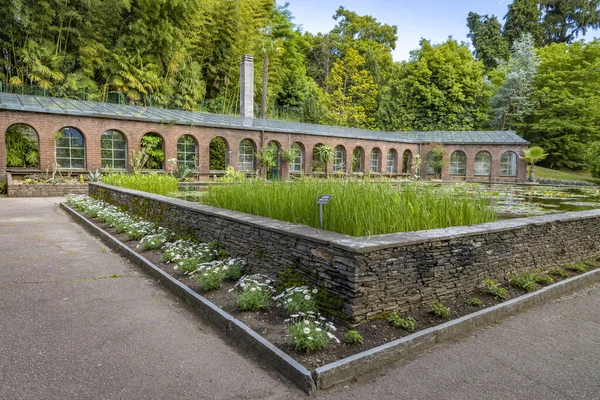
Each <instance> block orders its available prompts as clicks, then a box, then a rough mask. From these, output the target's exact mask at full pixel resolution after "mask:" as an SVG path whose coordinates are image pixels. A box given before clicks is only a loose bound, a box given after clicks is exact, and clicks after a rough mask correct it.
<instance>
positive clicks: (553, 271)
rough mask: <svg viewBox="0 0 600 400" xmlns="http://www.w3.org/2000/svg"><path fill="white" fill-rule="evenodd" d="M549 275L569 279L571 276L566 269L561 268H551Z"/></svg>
mask: <svg viewBox="0 0 600 400" xmlns="http://www.w3.org/2000/svg"><path fill="white" fill-rule="evenodd" d="M548 273H549V274H550V275H554V276H558V277H561V278H568V277H569V274H568V273H567V272H566V271H565V270H564V269H562V268H560V267H554V268H551V269H550V271H548Z"/></svg>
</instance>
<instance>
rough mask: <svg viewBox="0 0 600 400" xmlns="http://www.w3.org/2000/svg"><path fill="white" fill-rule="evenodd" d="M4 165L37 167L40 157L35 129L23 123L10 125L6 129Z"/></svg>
mask: <svg viewBox="0 0 600 400" xmlns="http://www.w3.org/2000/svg"><path fill="white" fill-rule="evenodd" d="M5 143H6V166H7V167H13V168H14V167H24V168H28V167H39V165H40V157H39V150H38V140H37V134H36V133H35V131H34V130H33V129H32V128H31V127H29V126H28V125H24V124H15V125H11V126H10V127H9V128H8V129H7V130H6V135H5Z"/></svg>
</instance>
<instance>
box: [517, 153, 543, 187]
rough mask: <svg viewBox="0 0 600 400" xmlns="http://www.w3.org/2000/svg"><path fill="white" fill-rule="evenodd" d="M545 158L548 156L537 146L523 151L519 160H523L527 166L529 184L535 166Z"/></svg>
mask: <svg viewBox="0 0 600 400" xmlns="http://www.w3.org/2000/svg"><path fill="white" fill-rule="evenodd" d="M546 157H548V154H546V153H544V149H542V148H541V147H539V146H534V147H530V148H528V149H525V150H523V156H522V157H521V159H523V160H525V162H527V164H529V181H530V182H533V178H534V168H535V164H536V163H537V162H540V161H542V160H544V159H545V158H546Z"/></svg>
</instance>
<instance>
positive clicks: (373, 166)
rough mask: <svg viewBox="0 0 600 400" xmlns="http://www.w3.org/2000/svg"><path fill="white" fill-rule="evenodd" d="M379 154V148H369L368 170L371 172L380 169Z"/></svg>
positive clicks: (376, 171)
mask: <svg viewBox="0 0 600 400" xmlns="http://www.w3.org/2000/svg"><path fill="white" fill-rule="evenodd" d="M380 155H381V150H379V149H378V148H377V147H376V148H374V149H373V150H371V161H370V163H369V171H370V172H371V173H374V174H376V173H378V172H379V171H380V168H379V158H380Z"/></svg>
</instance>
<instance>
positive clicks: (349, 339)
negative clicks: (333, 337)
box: [344, 329, 365, 344]
mask: <svg viewBox="0 0 600 400" xmlns="http://www.w3.org/2000/svg"><path fill="white" fill-rule="evenodd" d="M344 342H346V343H348V344H354V343H358V344H363V343H364V342H365V339H364V338H363V337H362V335H361V334H360V333H359V332H358V331H357V330H354V329H350V330H349V331H348V332H346V336H344Z"/></svg>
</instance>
